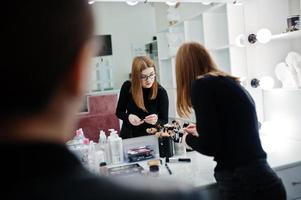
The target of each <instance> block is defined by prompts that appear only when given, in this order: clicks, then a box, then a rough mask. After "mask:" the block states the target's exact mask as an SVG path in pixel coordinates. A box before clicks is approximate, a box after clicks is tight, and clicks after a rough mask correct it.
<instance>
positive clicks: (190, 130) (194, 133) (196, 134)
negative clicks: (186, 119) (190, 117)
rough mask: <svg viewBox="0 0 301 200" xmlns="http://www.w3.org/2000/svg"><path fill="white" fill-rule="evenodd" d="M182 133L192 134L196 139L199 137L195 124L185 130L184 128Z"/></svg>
mask: <svg viewBox="0 0 301 200" xmlns="http://www.w3.org/2000/svg"><path fill="white" fill-rule="evenodd" d="M184 131H185V132H186V133H188V134H192V135H194V136H197V137H198V136H199V134H198V131H197V129H196V125H195V124H189V125H188V126H187V127H186V128H184Z"/></svg>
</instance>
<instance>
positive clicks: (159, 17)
mask: <svg viewBox="0 0 301 200" xmlns="http://www.w3.org/2000/svg"><path fill="white" fill-rule="evenodd" d="M207 7H208V6H204V5H203V4H201V3H180V6H179V7H178V9H179V12H180V16H181V20H185V19H188V18H190V17H192V16H194V15H196V14H197V13H200V12H202V11H203V10H204V9H205V8H207ZM154 8H155V13H156V29H157V31H162V30H164V29H166V28H167V27H168V21H167V17H166V16H167V9H168V5H167V4H166V3H154Z"/></svg>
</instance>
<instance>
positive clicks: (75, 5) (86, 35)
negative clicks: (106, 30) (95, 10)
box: [0, 0, 93, 119]
mask: <svg viewBox="0 0 301 200" xmlns="http://www.w3.org/2000/svg"><path fill="white" fill-rule="evenodd" d="M1 29H2V30H1V38H0V40H1V42H0V44H1V48H2V52H3V53H2V54H1V59H0V63H1V64H0V76H1V78H0V92H1V93H2V95H1V99H2V100H1V101H2V103H1V104H0V119H1V118H6V117H7V116H9V115H16V114H17V115H18V114H31V113H36V112H39V111H41V110H42V109H43V108H45V107H46V106H47V105H48V104H49V102H50V100H51V98H52V97H53V95H54V94H55V92H56V91H57V89H58V87H59V86H60V85H61V84H62V83H63V80H64V78H65V75H66V74H67V73H68V72H69V71H70V69H71V67H72V66H73V63H74V62H75V60H76V58H77V56H78V54H79V51H80V49H81V48H82V47H83V45H84V44H86V43H87V42H88V40H90V38H91V37H92V32H93V19H92V13H91V8H90V6H89V5H88V2H87V0H50V1H41V0H14V1H5V2H3V3H1Z"/></svg>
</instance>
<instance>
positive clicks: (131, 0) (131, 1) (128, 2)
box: [126, 0, 138, 6]
mask: <svg viewBox="0 0 301 200" xmlns="http://www.w3.org/2000/svg"><path fill="white" fill-rule="evenodd" d="M126 3H127V4H128V5H129V6H135V5H137V4H138V1H135V0H129V1H126Z"/></svg>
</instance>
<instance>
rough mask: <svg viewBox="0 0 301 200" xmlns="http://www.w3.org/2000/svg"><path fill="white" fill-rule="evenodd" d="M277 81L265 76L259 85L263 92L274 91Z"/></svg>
mask: <svg viewBox="0 0 301 200" xmlns="http://www.w3.org/2000/svg"><path fill="white" fill-rule="evenodd" d="M274 84H275V81H274V79H273V78H271V77H269V76H264V77H262V78H261V79H260V82H259V85H260V88H261V89H263V90H268V89H272V88H273V87H274Z"/></svg>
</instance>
